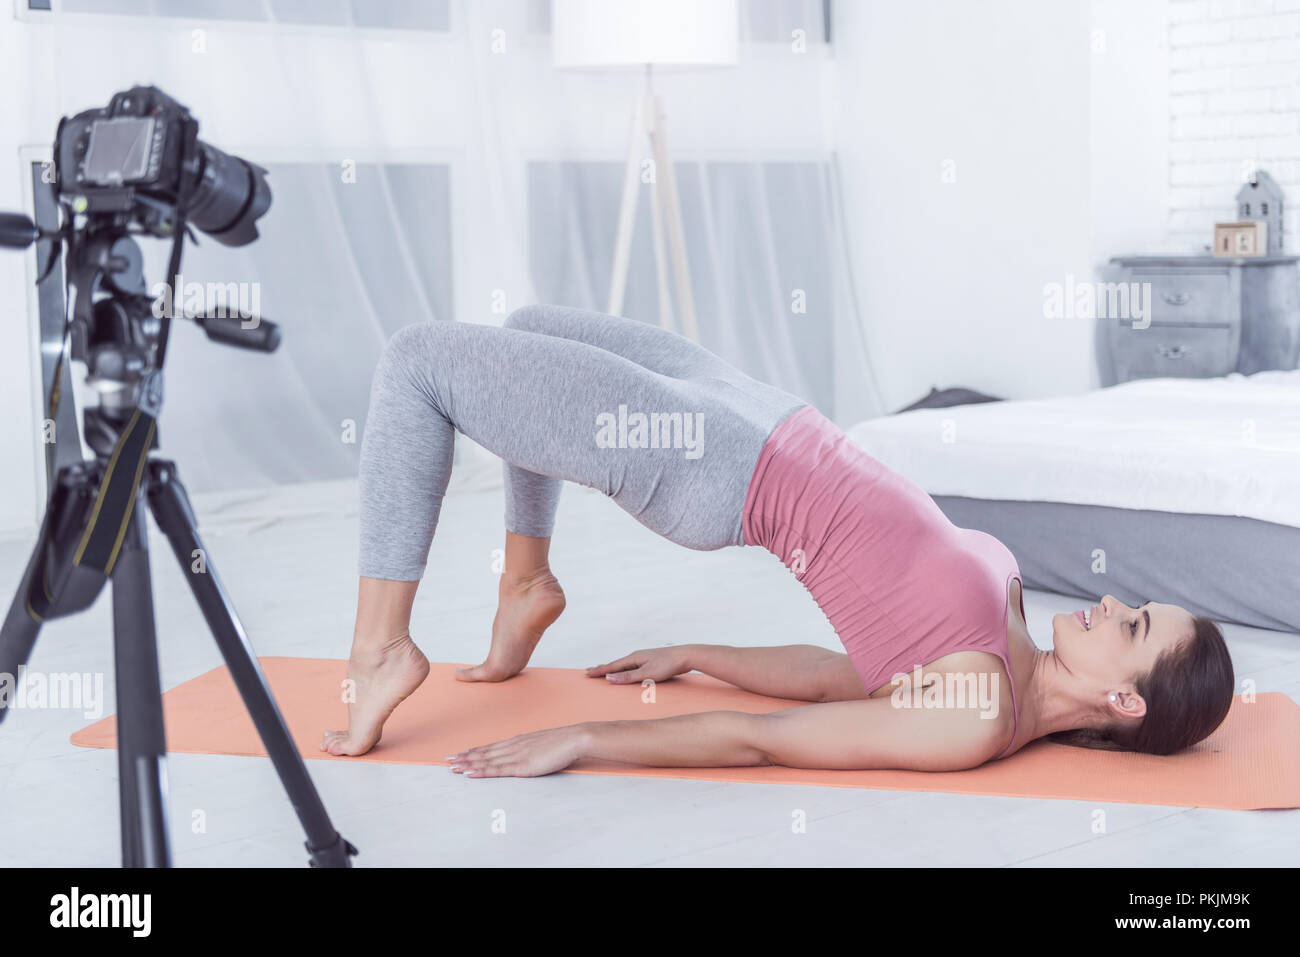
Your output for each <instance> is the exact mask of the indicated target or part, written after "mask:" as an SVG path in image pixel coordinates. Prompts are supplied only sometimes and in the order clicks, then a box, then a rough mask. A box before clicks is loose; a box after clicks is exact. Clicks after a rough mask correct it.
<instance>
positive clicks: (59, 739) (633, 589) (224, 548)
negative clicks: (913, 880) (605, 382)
mask: <svg viewBox="0 0 1300 957" xmlns="http://www.w3.org/2000/svg"><path fill="white" fill-rule="evenodd" d="M354 501H355V493H354V490H353V489H351V488H350V487H349V486H348V485H347V484H338V485H326V486H313V487H310V488H306V489H295V490H293V491H291V492H288V493H286V492H284V491H280V492H277V493H275V494H273V495H259V494H255V493H250V494H247V495H242V496H241V495H228V496H222V497H217V498H205V499H201V500H200V502H199V510H200V514H201V517H202V520H203V533H204V537H205V540H206V544H207V545H208V548H209V553H210V556H211V559H212V561H213V562H214V563H215V564H216V565H217V566H218V567H219V569H220V571H221V574H222V576H223V578H224V580H225V582H226V584H227V586H228V587H229V589H230V590H231V592H232V593H233V595H234V597H235V600H236V603H237V605H238V607H239V610H240V613H241V615H242V617H243V620H244V623H245V625H246V626H247V628H248V631H249V633H250V635H251V637H252V639H253V642H254V645H255V646H256V648H257V650H258V652H259V653H260V654H264V655H296V656H314V657H328V656H333V657H339V658H343V657H346V656H347V650H348V641H349V637H350V634H351V616H352V613H353V611H354V607H355V606H354V600H355V587H356V583H355V577H354V562H355V555H356V545H355V542H356V531H357V522H356V510H355V505H354V504H353V503H354ZM500 516H501V493H500V491H499V490H498V491H480V492H461V493H457V494H453V495H451V496H449V497H448V499H447V504H446V506H445V508H444V512H443V522H442V526H441V528H440V530H439V535H438V539H437V541H436V542H435V544H434V549H433V553H432V555H431V558H430V566H429V567H430V569H431V571H430V574H429V576H428V577H427V579H426V581H425V584H424V586H423V589H422V591H421V593H420V597H419V599H418V601H417V604H416V613H415V621H414V624H413V627H412V633H413V634H414V635H415V637H416V639H417V641H419V642H420V644H421V646H422V647H423V649H424V650H425V652H426V653H427V654H428V655H429V656H430V658H432V659H435V660H450V661H475V662H476V661H479V660H481V657H482V655H483V653H484V651H485V650H486V648H487V642H488V629H489V626H490V623H491V619H492V609H493V607H494V604H495V596H496V592H495V589H496V576H495V574H494V573H493V570H492V562H493V554H492V552H493V549H496V548H499V547H500V544H501V542H500V539H501V518H500ZM30 544H31V543H30V540H29V539H28V538H27V537H26V536H23V537H10V538H8V539H4V540H0V590H2V591H3V598H2V599H0V600H3V601H4V602H7V601H8V599H9V596H10V589H12V588H13V586H14V585H15V584H16V583H17V580H18V577H19V575H20V572H21V570H22V566H23V564H24V562H25V561H26V558H27V554H28V550H29V548H30ZM552 564H553V567H554V568H555V571H556V573H557V574H558V575H559V577H560V579H561V581H562V582H563V584H564V587H565V590H566V592H567V594H568V597H569V607H568V610H567V611H566V613H565V615H564V617H563V618H562V619H561V620H560V621H559V622H558V623H557V625H556V626H555V627H554V628H553V629H552V630H551V632H550V633H549V634H548V635H547V637H546V639H545V640H544V641H543V642H542V644H541V646H540V647H539V648H538V650H537V653H536V655H535V656H534V658H533V663H534V664H536V665H541V666H555V667H577V666H584V665H588V664H593V663H596V662H598V661H603V660H608V659H609V658H611V657H614V656H617V655H620V654H623V653H625V652H628V651H632V650H634V649H636V648H639V647H645V646H650V645H655V644H661V643H677V642H695V641H705V642H719V643H727V644H754V645H759V644H781V643H789V642H804V641H811V642H817V643H821V644H824V645H826V646H827V647H837V643H836V640H835V637H834V634H833V633H832V632H831V630H830V628H829V626H828V625H827V623H826V621H825V619H824V618H823V617H822V616H821V613H820V612H819V611H818V609H817V607H816V606H815V605H814V604H813V602H812V600H811V599H810V598H809V597H808V595H807V594H806V593H805V592H804V590H803V589H802V588H801V587H800V586H799V584H798V583H797V582H796V581H795V580H794V579H793V578H792V577H790V575H789V573H788V572H786V570H785V569H783V568H782V567H781V566H780V564H779V563H777V562H776V561H775V559H773V558H771V557H770V556H769V555H767V553H765V552H761V551H759V550H757V549H726V550H723V551H720V552H713V553H698V552H691V551H688V550H686V549H681V548H678V547H677V546H674V545H672V544H670V543H668V542H664V541H662V540H660V539H658V538H656V537H655V536H654V535H652V534H651V533H650V532H648V531H646V530H645V529H643V528H641V527H640V526H639V525H637V524H636V523H635V522H633V521H632V520H631V519H629V518H628V517H627V516H626V515H624V514H623V513H622V512H620V511H619V510H618V509H617V507H615V506H614V505H613V504H612V503H610V502H609V501H607V500H606V499H604V498H603V497H601V496H599V495H597V494H594V493H591V492H588V491H585V490H582V489H578V488H569V489H566V491H565V493H564V499H563V502H562V505H561V512H560V521H559V528H558V533H557V536H556V539H555V545H554V552H553V555H552ZM154 574H155V590H156V594H155V602H156V605H157V615H158V622H159V629H160V635H161V653H162V664H163V683H164V686H165V687H171V686H173V685H175V684H178V683H179V682H181V681H183V680H185V679H188V678H191V677H193V676H195V675H197V674H200V673H201V672H204V671H207V670H208V669H210V668H212V667H215V666H217V665H219V664H221V660H220V656H219V654H218V652H217V650H216V648H215V646H214V645H213V644H212V641H211V639H210V638H209V637H208V635H207V633H206V631H205V630H204V626H203V622H202V619H201V618H200V616H199V614H198V611H197V609H196V608H195V607H194V605H193V603H192V602H191V600H190V596H189V593H188V590H187V589H186V587H185V584H184V582H183V580H182V578H181V574H180V572H179V571H178V570H177V569H176V568H175V567H174V565H173V564H172V560H171V555H170V552H169V551H168V550H167V549H166V546H165V543H163V542H161V541H159V542H157V544H156V546H155V550H154ZM1078 604H1079V601H1078V600H1077V599H1062V598H1059V597H1058V596H1053V595H1049V594H1044V593H1039V592H1029V593H1028V594H1027V596H1026V610H1027V611H1028V614H1029V619H1030V625H1031V629H1032V630H1033V631H1034V633H1035V634H1036V635H1037V636H1038V637H1039V639H1040V641H1045V640H1046V639H1045V638H1044V636H1046V635H1048V634H1049V633H1050V631H1049V621H1050V617H1051V615H1052V614H1053V613H1054V612H1055V611H1057V610H1061V609H1069V608H1073V607H1075V606H1077V605H1078ZM109 622H110V601H109V600H108V598H107V597H103V596H101V599H100V601H99V603H98V604H97V605H96V606H95V607H94V608H93V609H92V610H91V611H90V612H89V613H86V614H84V615H81V616H79V617H76V618H73V619H65V620H62V621H58V622H54V623H52V624H50V625H48V626H47V627H46V629H45V631H44V632H43V633H42V636H41V640H40V642H39V644H38V645H37V650H36V653H35V655H34V656H33V659H32V661H31V662H30V666H31V667H32V668H34V669H40V670H43V671H49V672H72V671H75V672H103V673H104V675H105V684H106V694H107V696H108V702H109V703H108V704H107V705H106V710H107V711H109V712H111V711H112V710H113V708H112V705H111V700H112V698H111V687H112V657H111V642H110V631H109ZM1225 631H1226V633H1227V634H1228V638H1229V642H1230V644H1231V646H1232V651H1233V658H1234V661H1235V663H1236V668H1237V674H1238V677H1252V678H1254V679H1255V680H1256V683H1257V686H1258V689H1259V690H1260V691H1285V692H1287V693H1288V694H1290V695H1291V696H1292V697H1295V698H1297V699H1300V636H1296V635H1290V634H1279V633H1275V632H1266V631H1258V630H1254V629H1248V628H1241V627H1237V626H1229V627H1227V628H1226V629H1225ZM87 723H89V721H88V720H87V719H85V718H84V717H83V716H82V714H81V712H79V711H67V710H27V711H14V712H12V713H11V714H10V715H9V716H8V717H7V719H6V720H5V721H4V722H3V723H0V865H3V866H12V865H98V866H103V865H108V866H112V865H114V864H116V863H117V862H118V859H119V857H118V854H119V851H118V824H117V806H116V804H117V781H116V777H117V765H116V755H115V752H111V751H97V750H83V749H81V748H76V747H73V746H72V745H71V744H69V742H68V736H69V735H70V734H71V733H72V732H73V731H75V730H77V729H78V728H80V727H82V726H83V725H85V724H87ZM308 768H309V769H310V771H311V773H312V776H313V778H314V779H315V781H316V783H317V786H318V787H319V789H320V791H321V794H322V796H323V798H324V800H325V802H326V805H327V807H328V808H329V810H330V812H331V814H332V816H333V819H334V822H335V825H336V826H337V827H338V828H339V830H340V831H341V832H342V833H343V834H344V835H345V836H346V837H347V838H348V839H349V840H351V841H352V842H353V843H354V844H356V845H357V846H358V847H359V848H360V849H361V857H360V858H359V859H358V860H357V864H358V866H367V867H375V866H385V865H445V864H453V865H489V866H490V865H542V864H550V865H590V864H617V865H670V866H671V865H687V866H692V865H737V864H758V865H810V864H825V865H933V864H963V865H1030V866H1035V865H1047V866H1058V865H1108V864H1124V865H1137V866H1145V865H1210V864H1216V865H1240V864H1248V865H1282V864H1286V865H1292V864H1294V862H1295V850H1294V849H1295V848H1296V847H1297V846H1300V810H1292V811H1214V810H1200V809H1183V808H1172V807H1153V806H1147V805H1127V804H1110V805H1095V804H1093V803H1089V802H1080V801H1055V800H1028V799H1020V798H998V797H973V796H966V795H953V794H936V793H912V792H897V791H868V790H856V789H848V788H815V787H790V786H783V785H753V784H717V783H709V782H699V781H673V780H656V779H649V778H628V777H603V776H593V775H563V774H560V775H553V776H551V777H547V778H539V779H531V780H510V779H503V780H493V781H473V780H468V779H465V778H462V777H459V776H456V775H453V774H452V773H451V772H450V771H448V770H447V769H446V768H442V767H405V766H396V765H380V764H356V765H350V764H346V763H342V762H338V763H336V762H325V761H311V762H308ZM168 769H169V775H170V783H171V812H172V819H171V825H172V833H173V836H174V848H175V858H176V862H177V863H178V864H181V865H268V866H270V865H282V866H283V865H298V864H302V863H304V862H305V854H304V852H303V849H302V835H301V833H300V831H299V828H298V825H297V820H296V818H295V817H294V815H293V812H292V810H291V809H290V807H289V805H288V803H287V802H286V801H285V799H284V797H283V795H282V793H281V791H280V789H279V782H278V780H277V779H276V777H275V774H274V772H273V770H272V768H271V765H270V763H269V762H268V761H266V760H265V759H256V758H239V757H225V756H202V755H173V756H171V757H170V758H169V762H168ZM1099 811H1100V812H1102V814H1100V815H1099V814H1098V812H1099ZM800 812H801V813H802V814H803V815H806V820H807V828H806V832H805V833H795V832H794V829H793V828H792V826H791V823H792V820H794V817H795V815H796V814H798V813H800ZM200 818H201V819H202V822H203V825H204V826H203V827H196V826H195V825H194V822H195V821H196V820H199V819H200ZM502 820H504V824H505V828H504V833H500V831H501V828H500V826H499V825H500V822H501V821H502ZM1099 820H1100V821H1101V822H1102V825H1103V826H1102V827H1101V828H1099V827H1098V821H1099ZM494 825H496V826H495V827H494ZM196 832H197V833H196Z"/></svg>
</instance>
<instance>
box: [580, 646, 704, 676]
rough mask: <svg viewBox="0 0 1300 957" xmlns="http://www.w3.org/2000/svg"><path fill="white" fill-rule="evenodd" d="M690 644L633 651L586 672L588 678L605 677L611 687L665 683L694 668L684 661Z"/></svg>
mask: <svg viewBox="0 0 1300 957" xmlns="http://www.w3.org/2000/svg"><path fill="white" fill-rule="evenodd" d="M690 647H691V646H690V645H679V646H677V647H673V648H647V649H646V650H644V651H634V652H632V653H631V654H630V655H625V656H624V657H622V658H619V659H618V660H617V661H611V662H610V663H609V664H607V665H596V666H595V667H593V668H588V669H587V677H588V678H605V679H607V680H608V681H610V682H612V683H613V684H640V683H641V682H642V681H645V680H646V679H647V678H649V679H650V680H651V681H667V680H668V679H669V678H672V677H674V676H676V675H684V674H686V673H687V672H688V671H691V670H693V668H694V666H693V665H691V664H690V663H689V662H688V660H687V652H688V649H689V648H690Z"/></svg>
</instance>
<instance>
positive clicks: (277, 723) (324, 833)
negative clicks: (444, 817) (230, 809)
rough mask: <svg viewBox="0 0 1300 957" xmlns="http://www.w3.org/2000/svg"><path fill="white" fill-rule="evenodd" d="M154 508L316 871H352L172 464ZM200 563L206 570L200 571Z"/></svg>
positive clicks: (159, 471)
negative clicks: (285, 794) (304, 837)
mask: <svg viewBox="0 0 1300 957" xmlns="http://www.w3.org/2000/svg"><path fill="white" fill-rule="evenodd" d="M149 505H150V507H151V508H152V509H153V514H154V518H155V520H157V522H158V527H159V528H161V529H162V530H163V533H164V534H165V535H166V536H167V538H168V540H169V541H170V542H171V545H172V550H173V551H174V552H175V553H176V560H177V561H178V562H179V563H180V566H181V571H182V572H183V573H184V575H185V577H186V579H187V580H188V581H189V583H190V590H191V591H192V592H193V593H194V598H195V600H196V601H197V602H198V605H199V608H200V610H201V611H202V612H203V617H204V618H205V619H206V620H207V623H208V628H209V629H211V631H212V636H213V637H214V638H215V639H216V642H217V647H218V648H220V649H221V655H222V657H223V658H225V660H226V667H228V668H229V669H230V675H231V677H232V678H233V679H234V681H235V687H237V688H238V689H239V694H240V697H242V698H243V699H244V706H245V707H246V708H247V709H248V713H249V716H250V717H251V718H252V719H253V724H254V725H255V726H256V727H257V733H258V736H259V737H261V739H262V744H263V745H264V746H265V747H266V752H267V754H268V755H269V756H270V758H271V762H272V764H274V765H275V771H276V774H278V775H279V777H280V783H281V784H282V785H283V786H284V789H285V791H286V792H288V795H289V801H290V803H291V804H293V808H294V810H295V811H296V812H297V814H298V820H299V821H300V822H301V823H302V827H303V830H304V831H305V832H306V834H307V850H308V851H309V852H310V854H311V864H312V866H313V867H349V866H351V861H350V860H349V857H350V855H353V854H355V853H356V852H357V850H356V848H355V847H353V846H352V845H351V844H349V843H348V842H347V841H346V840H344V839H343V836H342V835H341V834H339V833H338V831H336V830H334V825H333V824H331V823H330V819H329V814H328V812H327V811H326V810H325V805H324V804H323V803H322V802H321V799H320V795H319V794H317V792H316V786H315V785H314V784H312V780H311V776H310V775H309V774H308V773H307V765H306V764H305V763H304V761H303V759H302V755H301V754H299V753H298V748H297V746H296V745H295V744H294V742H293V737H292V735H290V733H289V729H288V727H287V726H286V725H285V723H284V718H283V717H282V716H281V714H280V709H279V708H278V707H277V706H276V703H275V698H274V697H272V695H271V689H270V687H269V686H268V685H267V683H266V677H265V676H264V675H263V674H262V668H261V666H260V665H259V664H258V662H257V657H256V656H255V655H254V654H253V649H252V646H251V645H250V644H249V641H248V636H247V635H246V634H245V633H244V628H243V625H241V624H240V622H239V618H238V617H237V616H236V614H235V610H234V606H233V605H232V604H231V602H230V597H229V596H228V595H227V594H226V590H225V588H223V587H222V584H221V580H220V579H219V578H218V577H217V572H216V569H215V568H214V567H213V566H212V563H211V561H210V560H208V558H207V551H206V550H205V549H204V547H203V543H202V542H201V541H200V540H199V533H198V528H197V522H196V520H195V518H194V511H193V509H192V508H191V507H190V501H189V496H188V495H186V493H185V488H184V487H183V486H182V485H181V482H180V479H179V478H177V476H176V471H175V466H174V465H173V464H172V463H170V462H164V461H153V462H151V463H150V479H149ZM196 561H197V562H201V564H199V565H197V566H196Z"/></svg>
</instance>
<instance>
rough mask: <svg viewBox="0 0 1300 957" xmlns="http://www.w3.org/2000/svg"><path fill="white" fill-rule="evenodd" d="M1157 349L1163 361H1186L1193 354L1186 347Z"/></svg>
mask: <svg viewBox="0 0 1300 957" xmlns="http://www.w3.org/2000/svg"><path fill="white" fill-rule="evenodd" d="M1157 349H1158V351H1159V353H1160V357H1161V358H1162V359H1186V358H1187V357H1188V356H1189V355H1191V354H1192V350H1191V349H1188V348H1187V347H1186V346H1159V347H1157Z"/></svg>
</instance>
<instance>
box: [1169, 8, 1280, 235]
mask: <svg viewBox="0 0 1300 957" xmlns="http://www.w3.org/2000/svg"><path fill="white" fill-rule="evenodd" d="M1170 18H1171V21H1172V22H1171V26H1170V30H1169V42H1170V63H1169V67H1170V74H1169V84H1170V90H1171V96H1170V101H1169V110H1170V114H1171V117H1172V123H1171V128H1170V138H1169V154H1170V166H1169V177H1170V182H1171V183H1172V187H1173V188H1172V189H1171V191H1170V197H1169V220H1168V227H1169V238H1170V241H1171V243H1172V244H1174V245H1176V246H1177V247H1179V248H1181V249H1183V250H1186V251H1190V252H1195V251H1203V250H1204V249H1205V248H1206V247H1208V246H1209V244H1210V242H1211V241H1212V238H1213V229H1214V223H1215V222H1216V221H1218V222H1223V221H1225V220H1233V219H1236V202H1235V199H1236V194H1237V190H1238V189H1240V187H1241V184H1242V182H1243V181H1244V180H1245V179H1246V178H1247V176H1248V173H1249V171H1250V170H1252V169H1253V168H1255V167H1258V168H1260V169H1266V170H1268V172H1269V173H1270V174H1271V175H1272V176H1273V178H1274V179H1276V180H1277V181H1278V183H1280V184H1281V185H1282V186H1283V189H1284V190H1285V192H1286V199H1287V204H1288V205H1287V206H1286V207H1284V216H1285V220H1284V222H1283V234H1284V238H1285V241H1286V248H1287V251H1288V252H1294V251H1295V250H1296V249H1297V248H1300V245H1298V244H1297V240H1296V230H1297V227H1298V226H1300V174H1298V172H1297V170H1298V168H1300V118H1298V116H1297V109H1300V0H1231V2H1224V0H1214V2H1210V0H1172V2H1171V6H1170Z"/></svg>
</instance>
